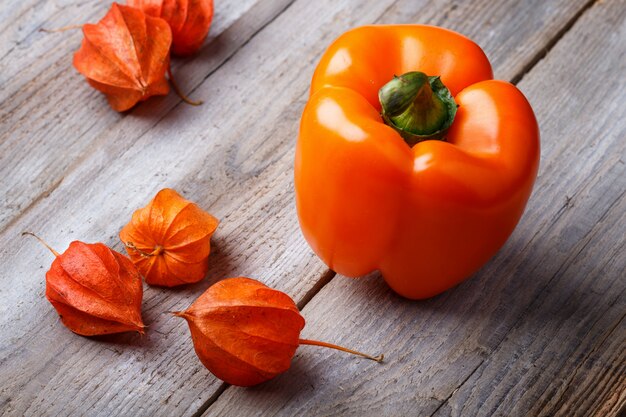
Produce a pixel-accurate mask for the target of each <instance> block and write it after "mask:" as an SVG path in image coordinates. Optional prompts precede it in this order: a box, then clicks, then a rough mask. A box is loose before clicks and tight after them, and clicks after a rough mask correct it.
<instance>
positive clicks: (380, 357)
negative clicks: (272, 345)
mask: <svg viewBox="0 0 626 417" xmlns="http://www.w3.org/2000/svg"><path fill="white" fill-rule="evenodd" d="M299 342H300V344H301V345H311V346H322V347H327V348H331V349H336V350H340V351H342V352H348V353H352V354H353V355H358V356H362V357H364V358H367V359H371V360H373V361H376V362H378V363H380V362H382V361H383V359H385V355H378V356H371V355H368V354H367V353H362V352H359V351H357V350H352V349H348V348H345V347H343V346H338V345H333V344H332V343H326V342H320V341H317V340H309V339H300V341H299Z"/></svg>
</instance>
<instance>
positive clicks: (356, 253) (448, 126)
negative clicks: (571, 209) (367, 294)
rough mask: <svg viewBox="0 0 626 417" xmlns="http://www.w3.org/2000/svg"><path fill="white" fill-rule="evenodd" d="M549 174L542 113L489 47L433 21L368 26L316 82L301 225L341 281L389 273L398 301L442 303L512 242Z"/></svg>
mask: <svg viewBox="0 0 626 417" xmlns="http://www.w3.org/2000/svg"><path fill="white" fill-rule="evenodd" d="M415 71H419V72H421V73H422V74H421V75H420V73H415ZM398 74H404V75H402V76H400V77H395V76H396V75H398ZM416 74H417V75H416ZM425 75H426V76H427V77H426V76H425ZM435 76H439V77H440V79H438V78H436V77H435ZM417 79H420V80H421V81H420V82H421V84H412V83H414V82H417V81H415V80H417ZM424 80H429V81H430V83H429V82H425V83H424ZM437 83H439V84H441V83H442V84H443V88H444V90H445V88H446V87H447V90H445V91H444V93H441V97H443V96H445V95H446V94H447V96H448V97H449V99H450V100H453V101H452V102H451V103H456V105H457V106H458V109H454V108H453V107H455V106H454V104H453V105H452V106H449V105H448V104H449V103H448V104H446V103H445V102H444V101H445V97H444V101H441V100H442V99H441V97H438V96H437V94H439V93H437V92H436V91H435V90H436V84H437ZM429 86H430V87H431V88H429ZM435 93H437V94H435ZM380 100H382V101H383V104H384V105H385V106H382V105H381V102H380ZM455 110H456V114H454V113H455ZM381 112H382V113H384V114H381ZM387 123H389V125H388V124H387ZM441 139H443V140H441ZM411 145H414V146H411ZM538 166H539V128H538V126H537V121H536V119H535V115H534V113H533V110H532V108H531V107H530V104H529V103H528V101H527V100H526V98H525V97H524V95H523V94H522V93H521V92H520V91H519V90H518V89H517V88H516V87H515V86H513V85H512V84H509V83H507V82H503V81H495V80H492V70H491V65H490V63H489V61H488V59H487V57H486V56H485V54H484V52H483V51H482V50H481V49H480V47H479V46H478V45H476V44H475V43H474V42H472V41H471V40H469V39H467V38H466V37H464V36H462V35H460V34H458V33H455V32H452V31H449V30H446V29H442V28H438V27H432V26H420V25H402V26H366V27H360V28H357V29H353V30H351V31H349V32H347V33H345V34H343V35H342V36H341V37H339V38H338V39H337V40H336V41H335V42H334V43H333V44H332V45H331V46H330V47H329V48H328V50H327V51H326V52H325V54H324V55H323V57H322V59H321V62H320V63H319V65H318V67H317V69H316V71H315V74H314V76H313V81H312V85H311V95H310V99H309V101H308V103H307V105H306V107H305V109H304V113H303V115H302V120H301V125H300V132H299V137H298V143H297V149H296V159H295V191H296V206H297V211H298V217H299V220H300V226H301V228H302V232H303V234H304V237H305V238H306V240H307V241H308V242H309V244H310V245H311V247H312V248H313V250H314V251H315V253H316V254H317V255H318V256H319V257H320V258H321V259H322V260H323V261H324V262H325V263H326V264H327V265H328V266H329V267H330V268H331V269H333V270H335V271H336V272H338V273H340V274H343V275H347V276H350V277H358V276H362V275H365V274H368V273H370V272H372V271H374V270H380V271H381V273H382V275H383V277H384V279H385V280H386V282H387V283H388V284H389V286H390V287H391V288H392V289H393V290H395V291H396V292H397V293H399V294H400V295H402V296H404V297H408V298H412V299H421V298H427V297H431V296H433V295H436V294H438V293H441V292H443V291H445V290H447V289H448V288H450V287H452V286H454V285H456V284H458V283H459V282H461V281H462V280H464V279H466V278H468V277H469V276H470V275H472V274H473V273H474V272H476V271H477V270H478V269H479V268H480V267H481V266H482V265H483V264H485V263H486V262H487V261H488V260H489V259H490V258H491V257H492V256H493V255H494V254H495V253H496V252H497V251H498V250H499V249H500V247H502V245H503V244H504V243H505V241H506V240H507V239H508V237H509V236H510V234H511V233H512V232H513V229H514V228H515V226H516V225H517V223H518V221H519V219H520V217H521V216H522V213H523V211H524V208H525V206H526V202H527V201H528V198H529V197H530V193H531V191H532V187H533V184H534V181H535V178H536V176H537V169H538Z"/></svg>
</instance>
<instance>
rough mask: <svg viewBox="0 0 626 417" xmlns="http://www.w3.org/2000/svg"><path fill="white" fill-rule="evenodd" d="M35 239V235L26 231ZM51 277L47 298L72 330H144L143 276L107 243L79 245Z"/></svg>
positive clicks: (59, 260)
mask: <svg viewBox="0 0 626 417" xmlns="http://www.w3.org/2000/svg"><path fill="white" fill-rule="evenodd" d="M25 234H29V235H32V236H35V235H33V234H32V233H29V232H26V233H25ZM35 237H36V238H37V239H39V241H40V242H42V243H43V244H44V245H45V246H46V247H47V248H48V249H49V250H50V251H51V252H52V253H53V254H54V256H55V257H56V259H55V260H54V261H53V262H52V265H51V266H50V270H49V271H48V272H47V273H46V298H47V299H48V301H50V303H52V306H53V307H54V308H55V309H56V310H57V312H58V313H59V315H60V316H61V321H62V322H63V324H65V325H66V326H67V327H68V328H69V329H70V330H71V331H73V332H74V333H78V334H80V335H83V336H96V335H103V334H111V333H121V332H128V331H136V332H139V333H141V334H143V332H144V330H143V329H144V324H143V322H142V320H141V297H142V294H143V288H142V283H141V276H140V275H139V271H137V268H135V265H133V263H132V262H131V261H130V260H129V259H128V258H126V257H125V256H124V255H122V254H120V253H118V252H115V251H114V250H111V249H109V248H108V247H107V246H105V245H103V244H102V243H93V244H91V243H83V242H79V241H75V242H72V243H70V246H69V248H67V250H66V251H65V252H64V253H62V254H59V253H58V252H56V251H55V250H54V249H52V248H51V247H50V246H48V245H47V244H46V243H45V242H44V241H43V240H41V239H40V238H39V237H37V236H35Z"/></svg>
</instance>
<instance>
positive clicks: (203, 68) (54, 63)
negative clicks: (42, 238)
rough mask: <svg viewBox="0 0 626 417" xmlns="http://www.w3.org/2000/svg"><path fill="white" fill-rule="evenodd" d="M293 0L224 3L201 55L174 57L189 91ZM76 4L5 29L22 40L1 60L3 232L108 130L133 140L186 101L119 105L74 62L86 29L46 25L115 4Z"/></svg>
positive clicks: (93, 17)
mask: <svg viewBox="0 0 626 417" xmlns="http://www.w3.org/2000/svg"><path fill="white" fill-rule="evenodd" d="M289 2H290V0H281V1H277V2H260V1H258V0H245V1H228V2H222V1H220V2H216V3H217V4H216V10H215V17H214V24H213V25H212V27H211V32H210V34H209V37H208V39H207V41H206V43H205V45H204V46H203V48H202V49H201V50H200V51H199V52H198V54H197V55H196V56H195V57H194V59H177V58H174V59H173V60H172V71H173V73H174V74H175V76H176V77H177V81H178V82H179V84H181V86H183V88H184V89H191V87H192V86H197V85H198V84H200V83H201V82H202V81H203V80H204V79H205V78H206V77H207V76H208V75H209V74H211V73H212V72H213V71H215V69H216V68H218V67H219V66H220V65H222V63H223V62H224V61H226V60H227V59H228V58H229V57H230V56H232V54H233V53H235V52H236V51H237V50H238V48H239V47H241V45H243V44H244V43H245V42H246V41H247V40H248V39H249V38H250V37H251V36H252V35H253V34H254V33H255V32H256V31H257V30H259V28H260V27H262V26H263V25H264V24H265V23H266V22H267V19H268V16H269V17H270V18H271V17H273V16H274V15H275V14H276V13H278V12H279V11H280V10H282V9H283V8H284V7H286V5H287V4H289ZM45 3H47V4H48V3H50V2H45ZM75 3H76V1H75V0H73V1H66V2H65V4H64V5H63V7H61V8H60V9H59V10H56V12H55V13H52V11H51V10H49V9H50V8H51V6H49V5H46V6H44V7H43V10H44V11H49V12H50V13H51V14H50V15H49V16H46V15H45V14H44V15H42V14H41V13H37V14H36V17H37V18H36V19H34V21H33V22H31V21H30V20H26V19H30V18H31V16H30V12H28V13H26V14H25V15H19V17H20V18H22V19H25V20H24V22H23V23H22V22H19V21H18V22H17V23H16V25H18V26H19V25H20V24H23V25H24V26H26V27H28V30H27V34H26V36H25V37H24V38H20V37H19V36H18V35H21V34H22V33H21V32H22V30H21V29H20V31H19V32H18V33H16V34H14V33H10V32H11V31H7V32H9V33H3V34H2V37H3V38H5V37H14V38H16V39H15V40H13V39H7V43H9V42H13V43H14V44H16V45H18V46H16V47H14V48H12V49H10V50H9V51H8V52H7V53H6V56H4V58H2V60H0V85H2V87H3V88H2V90H0V190H1V192H0V230H1V229H4V228H5V227H6V226H7V225H8V224H9V223H10V222H11V221H13V220H14V219H15V218H16V217H17V216H19V215H20V214H21V213H23V212H24V211H25V210H28V209H29V207H31V206H32V205H33V204H36V203H37V201H38V200H39V199H41V198H45V197H46V196H47V195H49V193H50V192H51V191H52V190H54V189H55V188H56V187H57V186H58V185H59V183H60V181H62V180H63V177H64V176H65V175H66V173H67V172H68V171H69V170H71V169H72V168H73V167H75V166H76V164H79V163H81V162H82V161H83V160H84V159H85V158H86V155H87V154H88V153H90V152H93V150H94V149H96V148H98V147H101V146H103V145H104V141H106V140H107V139H106V134H105V135H104V136H103V132H108V131H110V130H115V131H116V132H124V136H125V137H126V144H129V143H131V142H132V141H133V140H134V139H136V138H137V137H138V136H139V135H140V134H141V132H144V131H146V130H147V129H149V128H150V127H151V126H153V125H154V124H155V123H156V122H158V120H160V119H161V118H162V117H163V115H165V114H167V113H168V112H169V111H170V110H171V109H172V108H173V107H174V106H176V105H177V104H179V103H180V99H179V98H178V97H177V96H176V95H175V94H174V93H171V94H170V95H168V96H167V97H165V98H163V97H162V98H155V99H153V100H151V101H150V103H149V104H145V105H143V106H139V107H137V108H136V109H133V110H131V111H130V112H127V113H124V114H118V113H116V112H115V111H112V110H111V109H110V108H109V106H108V105H107V104H106V100H105V99H104V97H103V96H102V94H100V93H99V92H97V91H95V90H93V89H92V88H90V87H89V86H88V84H87V83H86V82H85V80H84V78H83V77H82V75H80V74H78V73H77V72H76V70H75V69H74V68H73V67H72V56H73V54H74V51H75V50H76V49H78V47H79V45H80V42H81V40H82V33H81V31H79V30H74V31H68V32H63V33H53V34H50V33H43V32H40V31H39V30H38V29H39V28H40V27H47V28H55V27H62V26H64V25H68V24H71V23H83V22H85V21H93V22H95V21H98V20H99V19H100V18H101V17H102V16H104V14H105V13H106V11H107V9H108V8H109V7H110V3H107V2H91V3H87V5H89V7H86V6H85V5H83V4H82V3H78V4H75ZM35 9H37V7H35ZM19 10H20V9H18V10H17V11H16V12H18V11H19ZM257 16H258V17H257ZM46 17H48V18H47V19H46ZM264 18H265V19H264ZM127 119H130V120H127ZM129 125H130V126H131V128H130V129H129V128H128V126H129Z"/></svg>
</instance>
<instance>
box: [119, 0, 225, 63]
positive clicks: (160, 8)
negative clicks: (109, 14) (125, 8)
mask: <svg viewBox="0 0 626 417" xmlns="http://www.w3.org/2000/svg"><path fill="white" fill-rule="evenodd" d="M127 4H128V5H129V6H132V7H136V8H138V9H141V10H143V11H144V13H146V14H148V15H150V16H154V17H160V18H162V19H164V20H166V21H167V23H169V25H170V28H171V29H172V37H173V41H172V52H173V53H175V54H176V55H190V54H193V53H194V52H196V51H197V50H198V49H200V46H202V42H204V39H205V38H206V36H207V34H208V33H209V29H210V27H211V21H212V20H213V0H128V1H127Z"/></svg>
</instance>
